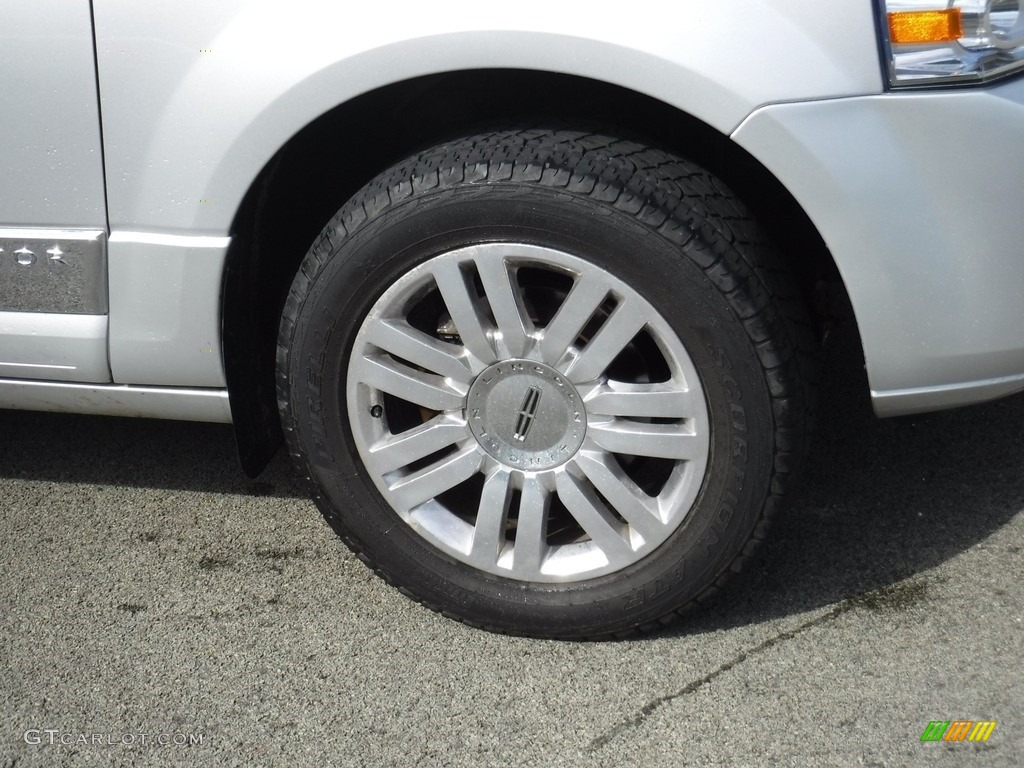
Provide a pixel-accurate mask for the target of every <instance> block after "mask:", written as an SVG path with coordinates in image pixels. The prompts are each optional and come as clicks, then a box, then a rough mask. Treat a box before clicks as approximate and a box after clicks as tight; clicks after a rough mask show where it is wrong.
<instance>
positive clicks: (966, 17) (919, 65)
mask: <svg viewBox="0 0 1024 768" xmlns="http://www.w3.org/2000/svg"><path fill="white" fill-rule="evenodd" d="M1021 4H1022V0H883V8H884V10H885V22H886V23H885V24H883V34H884V36H885V46H886V50H887V53H888V58H889V82H890V83H891V84H892V85H893V86H900V87H905V86H924V85H949V84H957V83H977V82H982V81H987V80H991V79H994V78H997V77H1002V76H1003V75H1007V74H1010V73H1011V72H1016V71H1018V70H1024V13H1022V12H1021Z"/></svg>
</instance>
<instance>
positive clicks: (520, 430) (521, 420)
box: [513, 387, 541, 443]
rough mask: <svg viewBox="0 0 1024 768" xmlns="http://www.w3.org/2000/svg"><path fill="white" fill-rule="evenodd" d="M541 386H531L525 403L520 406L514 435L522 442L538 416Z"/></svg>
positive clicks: (524, 399) (524, 400)
mask: <svg viewBox="0 0 1024 768" xmlns="http://www.w3.org/2000/svg"><path fill="white" fill-rule="evenodd" d="M540 396H541V391H540V387H530V389H529V391H528V392H527V393H526V397H524V398H523V404H522V405H521V406H519V416H518V417H517V418H516V431H515V434H514V435H513V437H514V438H515V439H516V440H518V441H519V442H520V443H522V442H524V441H525V440H526V436H527V435H528V434H530V428H531V427H532V426H533V421H534V419H536V418H537V407H538V406H539V405H540Z"/></svg>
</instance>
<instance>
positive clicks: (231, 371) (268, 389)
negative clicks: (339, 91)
mask: <svg viewBox="0 0 1024 768" xmlns="http://www.w3.org/2000/svg"><path fill="white" fill-rule="evenodd" d="M537 122H555V123H557V124H560V125H562V126H595V127H597V126H599V127H600V128H601V129H602V130H605V131H608V130H614V131H618V132H619V133H620V134H623V135H632V136H637V137H641V138H644V139H646V140H648V141H650V142H653V143H656V144H658V145H660V146H662V147H664V148H666V149H668V150H671V151H673V152H675V153H677V154H679V155H681V156H684V157H687V158H688V159H691V160H693V161H695V162H697V163H699V164H701V165H703V166H704V167H705V168H707V169H708V170H710V171H712V172H713V173H715V174H716V175H718V176H719V177H720V178H722V179H724V180H725V181H726V183H728V184H729V185H730V186H731V187H732V188H733V189H734V190H735V192H736V193H737V195H738V196H739V197H740V198H741V199H743V200H744V202H745V203H746V204H747V205H748V206H749V207H750V208H751V209H752V210H753V212H754V214H755V216H757V217H758V219H759V220H760V221H761V222H762V224H763V225H764V226H765V228H766V229H767V230H768V231H769V234H770V236H771V237H772V239H773V240H774V241H775V242H776V244H777V245H778V246H779V250H780V252H781V253H782V255H783V258H784V260H785V262H786V263H787V264H788V266H789V268H790V269H791V270H792V271H793V272H794V273H795V274H796V276H797V278H798V280H799V282H800V285H801V287H802V288H803V291H804V294H805V297H806V299H807V301H808V304H809V307H810V308H811V309H812V311H815V310H816V312H815V314H816V316H817V319H818V320H819V323H820V324H824V323H826V322H828V317H829V315H831V314H832V313H833V309H834V307H844V306H846V304H847V300H846V298H845V292H844V289H843V288H842V282H841V279H840V278H839V274H838V270H837V269H836V266H835V263H834V262H833V260H832V258H831V255H830V254H829V252H828V250H827V248H826V247H825V244H824V241H823V239H822V238H821V236H820V234H819V233H818V231H817V229H816V228H815V226H814V224H813V223H812V222H811V220H810V219H809V218H808V217H807V215H806V214H805V213H804V211H803V210H802V209H801V207H800V206H799V205H798V204H797V203H796V201H795V199H794V198H793V197H792V195H790V194H789V192H788V191H787V190H786V189H785V187H783V185H782V184H781V183H780V182H779V181H778V180H777V179H776V178H775V176H774V175H772V174H771V173H770V172H769V171H768V170H767V169H765V167H764V166H763V165H761V163H760V162H758V161H757V160H756V159H755V158H754V157H753V156H751V155H750V154H749V153H747V152H746V151H745V150H743V149H742V148H740V147H739V146H738V145H736V144H735V143H734V142H732V141H731V140H730V139H729V137H728V136H726V135H725V134H723V133H722V132H720V131H719V130H717V129H716V128H714V127H712V126H710V125H708V124H707V123H706V122H704V121H702V120H700V119H698V118H696V117H694V116H692V115H691V114H689V113H687V112H685V111H682V110H680V109H678V108H677V107H675V106H672V105H670V104H668V103H666V102H664V101H660V100H659V99H656V98H654V97H652V96H649V95H645V94H642V93H639V92H637V91H635V90H630V89H628V88H625V87H623V86H620V85H614V84H610V83H608V82H604V81H598V80H593V79H588V78H584V77H580V76H575V75H565V74H557V73H552V72H544V71H536V70H519V69H502V70H482V69H475V70H464V71H456V72H449V73H444V74H438V75H429V76H424V77H419V78H414V79H410V80H404V81H402V82H399V83H395V84H392V85H388V86H384V87H382V88H379V89H376V90H373V91H370V92H368V93H366V94H363V95H361V96H358V97H356V98H354V99H352V100H350V101H348V102H345V103H343V104H341V105H339V106H337V107H335V108H334V109H332V110H330V111H329V112H327V113H325V114H323V115H321V116H320V117H318V118H317V119H315V120H313V121H312V122H311V123H309V124H308V125H306V126H305V127H304V128H302V129H301V130H300V131H299V132H298V133H296V134H295V135H294V136H292V137H291V138H290V139H289V140H288V142H287V143H286V144H284V146H282V147H281V148H280V149H279V150H278V152H277V153H276V154H275V155H274V156H273V158H272V159H271V160H270V161H269V162H268V163H267V164H266V165H265V166H264V167H263V169H262V170H261V171H260V173H259V175H258V176H257V177H256V179H255V180H254V181H253V182H252V183H251V185H250V186H249V188H248V190H247V192H246V193H245V195H244V197H243V199H242V202H241V205H240V206H239V208H238V210H237V212H236V214H235V217H234V220H233V222H232V226H231V233H232V244H231V247H230V249H229V252H228V254H227V258H226V262H225V272H224V278H223V284H222V291H223V292H222V332H223V350H224V364H225V372H226V377H227V384H228V388H229V392H230V398H231V410H232V418H233V421H234V424H235V433H236V439H237V443H238V448H239V456H240V459H241V463H242V466H243V469H244V470H245V471H246V473H247V474H250V475H252V476H255V475H256V474H258V473H259V471H260V470H262V468H263V467H264V466H265V465H266V463H267V462H268V461H269V459H270V458H271V457H272V456H273V454H274V453H275V452H276V450H277V448H278V446H279V445H280V443H281V441H282V434H281V427H280V422H279V419H278V415H277V404H276V395H275V389H274V347H275V342H276V338H277V329H278V323H279V318H280V314H281V309H282V307H283V304H284V300H285V297H286V296H287V292H288V288H289V286H290V284H291V281H292V278H293V277H294V274H295V271H296V269H297V268H298V265H299V263H300V262H301V260H302V257H303V256H304V254H305V253H306V251H307V250H308V248H309V246H310V245H311V243H312V242H313V240H314V238H315V237H316V236H317V234H318V233H319V231H320V230H321V229H322V227H323V225H324V223H325V222H327V221H328V220H329V219H330V218H331V216H332V215H333V214H334V213H335V212H336V211H337V210H338V209H339V208H340V207H341V205H342V204H343V203H344V202H345V201H346V200H347V199H348V198H349V197H351V196H352V195H353V194H354V193H355V192H356V191H358V189H359V188H360V187H362V186H363V185H364V184H365V183H367V182H368V181H370V180H371V179H372V178H373V177H374V176H376V175H377V174H378V173H380V172H381V171H383V170H384V169H385V168H387V167H388V166H389V165H391V164H392V163H394V162H396V161H398V160H399V159H401V158H402V157H404V156H406V155H408V154H410V153H412V152H413V151H415V150H417V149H420V148H423V147H426V146H430V145H433V144H437V143H440V142H443V141H445V140H447V139H450V138H455V137H457V136H460V135H465V134H466V133H469V132H472V131H473V130H475V129H478V128H482V127H485V126H489V125H495V124H505V125H508V124H524V125H528V124H530V123H537ZM823 286H834V287H836V288H837V291H823V290H822V287H823ZM836 295H838V296H839V298H838V299H837V300H836V299H833V300H830V301H829V302H828V303H827V304H824V303H823V301H822V299H823V297H826V296H836Z"/></svg>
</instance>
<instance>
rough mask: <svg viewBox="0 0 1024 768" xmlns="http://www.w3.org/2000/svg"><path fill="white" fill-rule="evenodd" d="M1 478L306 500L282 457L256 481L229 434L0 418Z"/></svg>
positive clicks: (214, 428)
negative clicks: (242, 464) (244, 466)
mask: <svg viewBox="0 0 1024 768" xmlns="http://www.w3.org/2000/svg"><path fill="white" fill-rule="evenodd" d="M0 477H6V478H16V479H21V480H41V481H50V482H60V483H83V484H87V485H110V486H120V487H126V488H157V489H163V490H181V491H198V492H202V493H226V494H240V495H243V496H245V495H247V496H273V497H278V498H305V497H307V496H308V493H307V492H306V490H305V487H304V486H303V484H302V482H301V480H300V478H299V476H298V473H297V472H296V471H295V470H294V469H293V468H292V465H291V463H290V460H289V458H288V455H287V453H286V452H285V451H284V450H281V451H278V453H277V455H276V456H275V457H274V459H273V461H271V463H270V466H268V467H267V469H266V471H265V472H263V474H262V475H260V477H259V478H257V479H256V480H250V479H249V478H247V477H246V476H245V474H244V473H243V472H242V469H241V467H240V465H239V463H238V457H237V453H236V451H235V438H234V434H233V432H232V429H231V427H230V426H227V425H224V424H199V423H195V422H183V421H158V420H153V419H125V418H111V417H104V416H83V415H79V414H65V413H39V412H30V411H24V412H21V411H3V410H0Z"/></svg>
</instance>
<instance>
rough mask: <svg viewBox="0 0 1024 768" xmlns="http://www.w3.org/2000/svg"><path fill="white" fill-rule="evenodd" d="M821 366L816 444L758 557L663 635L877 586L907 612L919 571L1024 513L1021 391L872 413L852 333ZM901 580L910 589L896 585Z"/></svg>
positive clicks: (918, 588) (922, 582) (779, 612)
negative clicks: (886, 415) (963, 403)
mask: <svg viewBox="0 0 1024 768" xmlns="http://www.w3.org/2000/svg"><path fill="white" fill-rule="evenodd" d="M824 368H825V369H824V375H823V381H822V388H821V402H820V406H819V412H818V417H817V430H816V433H815V437H814V441H813V450H812V452H811V455H810V456H809V457H808V460H807V462H806V464H805V468H804V475H803V479H802V482H801V483H800V486H799V488H798V489H797V491H796V492H795V493H794V494H793V497H792V498H791V500H790V504H789V506H788V508H787V509H786V511H785V513H784V515H783V516H782V518H781V519H780V520H779V521H778V522H777V523H776V525H775V527H774V529H773V530H772V532H771V535H770V537H769V541H768V543H767V545H766V547H765V548H764V550H763V551H762V552H761V553H760V558H759V559H758V560H757V561H756V562H755V564H754V565H753V566H752V567H751V568H750V572H749V573H746V574H744V576H743V577H742V578H740V579H737V580H736V581H735V582H733V584H732V585H731V588H730V589H728V590H726V592H725V594H724V595H722V596H721V598H720V599H718V600H716V601H715V602H714V604H713V605H712V607H711V609H710V610H709V611H706V612H703V613H698V614H695V615H692V616H691V617H690V618H689V619H688V620H687V621H684V622H683V623H681V624H680V625H679V627H678V628H676V629H674V630H671V632H673V633H678V634H692V633H695V632H696V633H700V632H707V631H715V630H719V629H724V628H728V627H735V626H742V625H745V624H754V623H758V622H761V621H765V620H768V619H773V618H778V617H781V616H788V615H793V614H796V613H801V612H804V611H809V610H813V609H816V608H821V607H824V606H829V605H834V604H836V603H839V602H841V601H843V600H847V599H853V600H857V599H859V598H861V597H862V596H864V595H865V594H867V593H871V592H872V591H873V590H880V595H875V598H874V599H872V602H871V605H872V606H873V607H883V608H884V607H892V608H897V609H898V608H900V607H909V606H910V605H911V604H912V603H913V602H914V600H907V599H904V598H906V597H907V596H908V595H909V594H912V595H913V596H914V598H915V599H926V597H927V588H928V581H929V578H928V577H927V576H922V575H920V574H921V573H922V572H924V571H927V570H929V569H931V568H933V567H935V566H937V565H939V564H941V563H943V562H945V561H947V560H949V559H950V558H952V557H955V556H956V555H958V554H960V553H962V552H964V551H966V550H968V549H970V548H971V547H973V546H974V545H976V544H978V543H979V542H982V541H984V540H985V539H987V538H988V537H989V536H991V535H992V534H993V533H994V532H996V531H997V530H998V529H999V528H1001V527H1002V526H1004V525H1006V524H1007V523H1008V522H1009V521H1010V520H1011V519H1013V518H1014V517H1015V516H1016V515H1017V514H1020V513H1021V512H1022V511H1024V434H1022V429H1021V426H1022V425H1024V395H1017V396H1014V397H1011V398H1008V399H1005V400H1000V401H995V402H992V403H986V404H983V405H976V406H971V407H969V408H963V409H960V410H956V411H947V412H943V413H936V414H927V415H922V416H916V417H905V418H900V419H878V418H876V417H875V416H874V414H873V412H872V410H871V403H870V398H869V395H868V385H867V378H866V375H865V372H864V370H863V367H862V365H860V364H859V341H858V340H857V338H856V335H855V334H854V333H852V332H847V333H845V334H843V338H840V339H837V340H836V342H835V343H834V344H832V345H831V348H830V349H828V350H827V352H826V355H825V360H824ZM1015 549H1017V548H1014V547H1009V548H1008V551H1007V552H1005V553H1001V555H1002V556H1003V557H1017V556H1019V554H1018V553H1017V552H1016V551H1014V550H1015ZM907 579H910V580H911V582H912V584H913V585H914V587H915V588H914V589H913V590H910V591H909V592H908V593H907V595H905V594H903V593H902V592H901V591H900V590H898V589H892V585H895V584H897V583H899V582H903V581H905V580H907ZM887 598H891V600H889V601H888V604H887Z"/></svg>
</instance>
